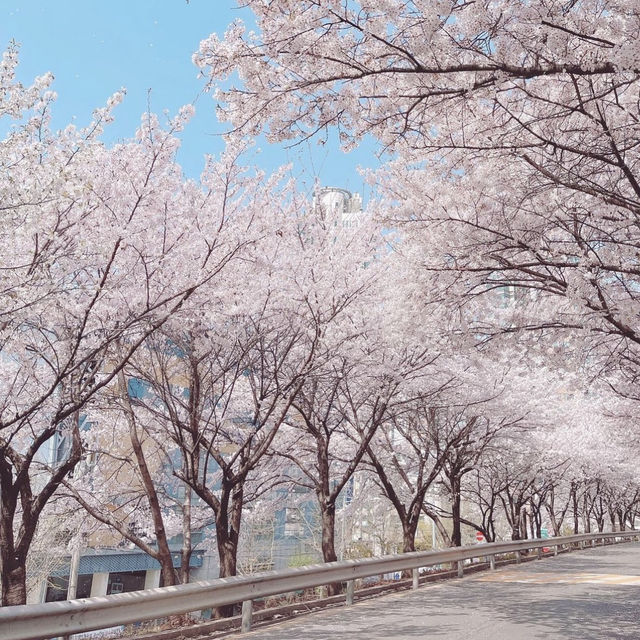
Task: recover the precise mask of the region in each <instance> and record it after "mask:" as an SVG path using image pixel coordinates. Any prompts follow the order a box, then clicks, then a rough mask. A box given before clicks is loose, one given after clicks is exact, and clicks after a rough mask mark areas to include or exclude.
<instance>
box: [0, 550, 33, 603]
mask: <svg viewBox="0 0 640 640" xmlns="http://www.w3.org/2000/svg"><path fill="white" fill-rule="evenodd" d="M2 555H3V557H2V606H3V607H10V606H12V605H19V604H26V602H27V587H26V577H27V576H26V570H25V566H26V558H21V557H20V556H19V555H18V556H17V555H14V554H9V555H8V557H4V556H5V554H4V553H3V554H2Z"/></svg>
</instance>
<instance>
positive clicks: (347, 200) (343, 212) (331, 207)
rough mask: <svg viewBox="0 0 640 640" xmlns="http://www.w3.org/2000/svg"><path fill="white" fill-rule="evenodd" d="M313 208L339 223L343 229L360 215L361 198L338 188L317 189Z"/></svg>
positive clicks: (354, 222)
mask: <svg viewBox="0 0 640 640" xmlns="http://www.w3.org/2000/svg"><path fill="white" fill-rule="evenodd" d="M313 207H314V209H320V210H322V211H323V212H324V213H325V215H327V216H330V217H333V218H334V219H335V220H336V221H340V222H341V223H342V226H343V227H351V226H353V225H354V224H357V222H358V220H359V218H360V216H361V214H362V196H361V195H360V194H359V193H351V192H350V191H347V190H346V189H340V188H338V187H322V188H320V187H317V188H316V190H315V192H314V194H313Z"/></svg>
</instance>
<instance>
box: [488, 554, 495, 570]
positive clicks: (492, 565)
mask: <svg viewBox="0 0 640 640" xmlns="http://www.w3.org/2000/svg"><path fill="white" fill-rule="evenodd" d="M489 569H491V571H495V570H496V557H495V556H489Z"/></svg>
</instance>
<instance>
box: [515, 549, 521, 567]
mask: <svg viewBox="0 0 640 640" xmlns="http://www.w3.org/2000/svg"><path fill="white" fill-rule="evenodd" d="M520 562H522V556H521V554H520V552H519V551H516V564H520Z"/></svg>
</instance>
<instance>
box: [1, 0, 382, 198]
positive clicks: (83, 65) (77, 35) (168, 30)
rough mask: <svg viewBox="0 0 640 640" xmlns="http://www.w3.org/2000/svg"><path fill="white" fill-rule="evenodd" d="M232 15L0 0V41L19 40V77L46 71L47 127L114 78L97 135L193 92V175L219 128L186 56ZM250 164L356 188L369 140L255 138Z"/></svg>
mask: <svg viewBox="0 0 640 640" xmlns="http://www.w3.org/2000/svg"><path fill="white" fill-rule="evenodd" d="M237 17H242V18H244V19H247V21H250V20H251V17H250V14H248V13H247V12H246V10H242V9H238V8H237V7H236V4H235V2H234V0H190V2H189V3H188V4H187V2H186V0H101V1H98V0H0V47H1V48H2V49H4V48H5V47H6V45H7V44H8V42H9V41H10V40H12V39H13V40H16V41H17V42H19V43H20V44H21V53H20V60H21V64H20V69H19V76H20V79H21V80H22V81H23V82H25V83H27V82H29V81H30V80H31V79H32V78H33V77H34V76H36V75H40V74H42V73H44V72H46V71H51V72H53V74H54V75H55V83H54V87H53V88H54V89H55V90H56V91H57V93H58V102H57V104H56V108H55V112H54V126H64V125H65V124H67V123H68V122H69V121H70V120H71V119H72V117H73V116H75V117H76V122H77V123H78V124H81V125H82V124H86V123H87V122H88V121H89V120H90V118H91V112H92V110H93V109H94V108H95V107H99V106H102V105H103V104H104V102H105V101H106V99H107V98H108V97H109V96H110V95H111V94H112V93H113V92H115V91H117V90H118V89H120V87H125V88H126V89H127V97H126V99H125V102H124V103H123V104H122V105H120V106H119V107H118V109H117V111H116V121H115V122H114V123H113V125H111V127H110V128H109V131H108V133H107V134H106V136H105V140H106V141H112V140H116V139H121V138H127V137H130V136H132V135H133V134H134V132H135V129H136V127H137V125H138V123H139V122H140V116H141V114H142V113H143V112H144V111H146V109H147V100H148V91H149V90H151V96H150V100H151V109H152V111H155V112H156V113H162V111H163V110H164V109H168V110H169V111H170V112H171V113H172V114H173V113H175V112H176V111H177V109H178V108H179V107H180V106H182V105H183V104H186V103H188V102H193V101H194V100H196V116H195V118H194V120H193V121H192V122H191V124H190V126H189V127H188V129H187V130H186V131H185V133H184V134H183V136H182V138H183V148H182V150H181V152H180V158H179V159H180V162H181V164H182V166H183V167H184V170H185V173H186V174H187V175H189V176H191V177H197V176H198V175H199V173H200V170H201V168H202V159H203V156H204V154H206V153H217V152H219V151H220V149H221V148H222V140H221V139H220V137H219V135H218V134H220V132H222V131H223V130H224V129H223V127H222V125H220V124H219V123H218V122H217V121H216V118H215V109H214V107H215V105H214V102H213V100H212V98H211V96H210V95H208V94H203V93H202V91H203V88H204V81H203V79H200V78H198V77H197V76H198V71H197V69H196V68H195V66H194V65H193V64H192V62H191V55H192V53H193V52H194V51H195V50H196V49H197V47H198V43H199V42H200V40H202V39H203V38H205V37H206V36H207V35H209V34H210V33H212V32H217V33H220V34H221V33H223V32H224V30H225V29H226V27H227V25H228V24H229V23H230V22H231V21H232V20H234V19H235V18H237ZM260 148H261V150H262V152H261V154H260V156H259V157H258V158H257V160H256V161H257V163H259V164H261V165H262V166H263V167H264V168H266V169H271V168H273V167H275V166H278V165H279V164H283V163H288V162H293V163H294V165H295V170H294V171H295V174H296V176H299V178H300V184H301V186H306V187H310V186H312V185H313V181H314V179H315V178H316V177H317V178H319V180H320V182H321V183H322V184H323V185H327V186H328V185H331V186H339V187H343V188H347V189H350V190H352V191H360V192H362V191H363V187H362V179H361V178H360V177H359V175H358V173H357V171H356V167H357V166H363V167H368V166H376V165H377V164H378V163H377V161H376V159H375V157H374V156H373V153H372V147H371V146H367V148H366V149H365V148H361V149H359V150H356V151H354V152H352V153H350V154H344V153H343V152H342V151H340V149H339V148H338V145H337V144H335V143H334V144H333V145H332V144H330V143H327V145H325V146H317V145H316V144H315V143H314V142H311V143H308V144H307V143H305V144H304V145H302V146H300V147H296V148H293V149H289V150H285V149H284V148H282V147H273V146H269V145H266V144H264V143H262V144H260Z"/></svg>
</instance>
